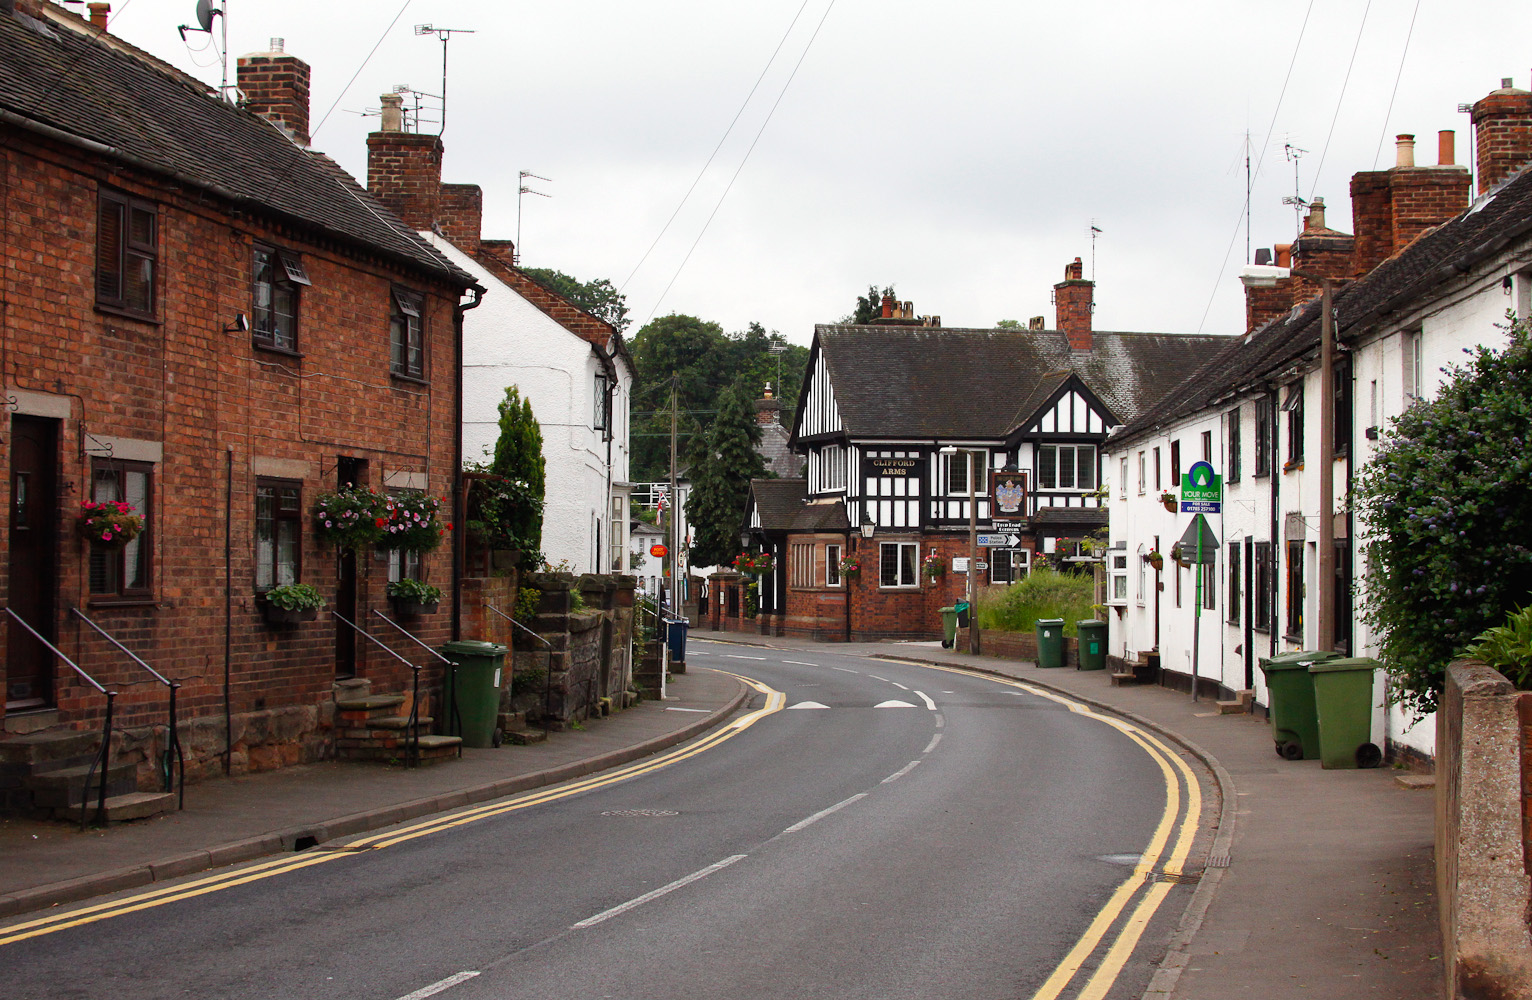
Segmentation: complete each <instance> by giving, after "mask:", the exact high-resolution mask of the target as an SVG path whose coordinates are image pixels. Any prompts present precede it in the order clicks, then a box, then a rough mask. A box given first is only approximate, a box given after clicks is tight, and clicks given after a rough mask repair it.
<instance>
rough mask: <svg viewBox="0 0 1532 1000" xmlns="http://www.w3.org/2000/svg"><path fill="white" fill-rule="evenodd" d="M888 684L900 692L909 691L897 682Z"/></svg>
mask: <svg viewBox="0 0 1532 1000" xmlns="http://www.w3.org/2000/svg"><path fill="white" fill-rule="evenodd" d="M889 683H890V684H892V685H893V686H894V687H896V688H898V689H899V690H901V691H908V690H909V688H907V687H905V686H904V685H903V684H900V683H899V682H898V681H889Z"/></svg>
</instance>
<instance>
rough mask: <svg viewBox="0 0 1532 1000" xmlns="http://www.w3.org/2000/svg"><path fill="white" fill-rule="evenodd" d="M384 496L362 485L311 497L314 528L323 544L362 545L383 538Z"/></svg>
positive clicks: (386, 519)
mask: <svg viewBox="0 0 1532 1000" xmlns="http://www.w3.org/2000/svg"><path fill="white" fill-rule="evenodd" d="M386 499H388V498H386V497H384V496H382V495H381V494H378V493H374V492H373V491H372V490H370V489H368V488H367V487H365V486H342V487H341V488H340V489H338V490H326V491H325V492H323V493H321V494H319V498H318V499H317V500H315V501H314V531H315V533H316V534H317V535H318V536H319V540H320V541H321V542H323V543H325V544H326V545H335V546H339V547H340V548H343V549H363V548H366V547H367V546H369V545H374V544H376V543H377V542H378V541H379V540H381V539H382V538H383V529H384V528H385V527H386V526H387V524H388V518H387V517H385V516H384V509H383V504H384V501H385V500H386Z"/></svg>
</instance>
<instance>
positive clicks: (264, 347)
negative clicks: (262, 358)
mask: <svg viewBox="0 0 1532 1000" xmlns="http://www.w3.org/2000/svg"><path fill="white" fill-rule="evenodd" d="M250 346H251V347H253V348H255V349H256V350H257V351H265V352H266V353H267V354H280V355H282V356H283V357H284V358H295V359H297V360H300V361H301V360H302V359H303V352H302V351H296V350H294V349H292V348H291V347H280V346H278V345H276V344H272V343H268V342H267V341H264V340H257V339H255V338H253V337H252V338H251V339H250Z"/></svg>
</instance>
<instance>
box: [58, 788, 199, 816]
mask: <svg viewBox="0 0 1532 1000" xmlns="http://www.w3.org/2000/svg"><path fill="white" fill-rule="evenodd" d="M175 807H176V793H175V792H129V793H128V794H126V795H113V796H112V797H111V798H109V799H107V800H106V821H107V822H108V823H123V822H126V821H128V820H131V819H148V818H149V817H150V816H159V815H160V814H162V813H168V812H171V811H172V810H174V809H175ZM77 814H78V811H76V815H77ZM68 818H71V819H72V818H74V817H73V816H70V817H68Z"/></svg>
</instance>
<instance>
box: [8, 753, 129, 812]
mask: <svg viewBox="0 0 1532 1000" xmlns="http://www.w3.org/2000/svg"><path fill="white" fill-rule="evenodd" d="M87 775H89V776H90V787H89V788H87V787H86V786H85V780H86V776H87ZM26 785H27V788H28V789H29V790H30V791H31V793H32V804H33V805H34V806H36V807H37V808H39V809H59V808H69V807H70V806H76V807H78V806H79V804H80V803H81V802H83V801H86V800H88V799H93V798H95V797H96V795H97V794H98V792H99V790H100V788H101V772H100V770H99V769H98V770H97V771H96V773H95V774H90V765H89V764H82V765H79V766H76V767H66V768H61V769H59V770H57V771H47V772H45V773H43V774H34V775H32V776H31V777H30V778H29V779H27V781H26ZM137 786H138V767H137V765H134V764H113V765H112V766H111V768H110V769H109V770H108V771H107V775H106V794H107V797H108V798H110V797H111V796H113V795H125V794H127V793H129V792H133V791H136V790H137Z"/></svg>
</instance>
